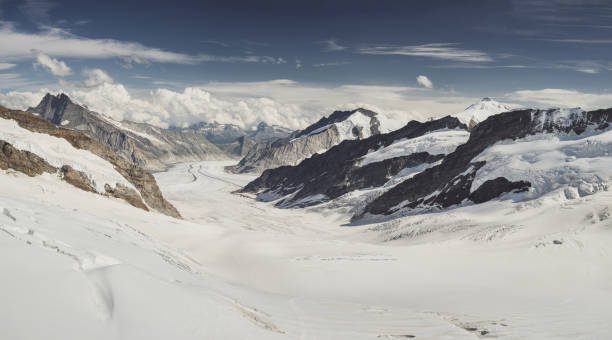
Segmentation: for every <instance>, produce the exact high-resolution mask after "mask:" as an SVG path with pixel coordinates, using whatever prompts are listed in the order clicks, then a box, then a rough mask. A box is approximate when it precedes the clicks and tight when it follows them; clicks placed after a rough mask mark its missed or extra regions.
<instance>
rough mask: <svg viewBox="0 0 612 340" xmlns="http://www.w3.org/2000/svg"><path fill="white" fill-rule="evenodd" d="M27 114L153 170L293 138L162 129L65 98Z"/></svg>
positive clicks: (262, 127) (271, 131) (209, 128)
mask: <svg viewBox="0 0 612 340" xmlns="http://www.w3.org/2000/svg"><path fill="white" fill-rule="evenodd" d="M27 111H28V112H31V113H33V114H36V115H38V116H40V117H41V118H43V119H45V120H47V121H49V122H51V123H53V124H55V125H57V126H61V127H64V128H69V129H73V130H77V131H80V132H82V133H84V134H85V135H87V136H89V137H91V138H93V139H95V140H97V141H98V142H100V143H102V144H106V145H108V146H109V147H110V148H111V149H112V150H113V151H114V152H115V153H117V155H119V156H121V157H123V158H125V159H127V160H129V161H131V162H133V163H134V164H137V165H139V166H142V167H143V168H145V169H147V170H151V171H161V170H164V169H166V168H167V167H168V166H169V165H171V164H175V163H180V162H192V161H200V160H221V159H233V158H238V157H241V156H243V155H245V154H246V153H247V152H248V150H249V149H250V148H251V147H253V146H254V145H255V144H256V143H258V142H266V141H269V140H273V139H275V138H281V137H285V136H287V135H288V134H289V130H288V129H285V128H282V127H278V126H269V125H267V124H265V123H263V122H262V123H260V124H259V125H258V126H257V128H256V129H255V130H251V131H245V130H243V129H241V128H240V127H238V126H236V125H231V124H219V123H199V124H195V125H192V126H190V127H187V128H176V127H171V128H168V129H163V128H160V127H157V126H153V125H150V124H146V123H136V122H131V121H127V120H124V121H116V120H114V119H112V118H110V117H107V116H105V115H104V114H100V113H97V112H94V111H91V110H89V109H87V108H86V107H84V106H82V105H79V104H77V103H75V102H73V101H72V100H71V99H70V98H69V97H68V96H67V95H65V94H59V95H51V94H47V95H45V96H44V98H43V99H42V100H41V102H40V103H39V104H38V105H37V106H36V107H30V108H28V110H27Z"/></svg>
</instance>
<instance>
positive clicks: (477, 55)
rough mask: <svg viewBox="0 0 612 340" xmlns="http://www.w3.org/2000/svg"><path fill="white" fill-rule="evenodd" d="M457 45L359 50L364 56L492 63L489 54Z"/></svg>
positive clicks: (377, 47) (444, 44) (382, 47)
mask: <svg viewBox="0 0 612 340" xmlns="http://www.w3.org/2000/svg"><path fill="white" fill-rule="evenodd" d="M457 45H458V44H456V43H442V44H425V45H415V46H375V47H366V48H362V49H361V50H359V52H360V53H362V54H377V55H406V56H416V57H427V58H434V59H444V60H455V61H461V62H492V61H493V58H491V57H490V56H489V55H488V54H487V53H485V52H481V51H477V50H466V49H460V48H457V47H455V46H457Z"/></svg>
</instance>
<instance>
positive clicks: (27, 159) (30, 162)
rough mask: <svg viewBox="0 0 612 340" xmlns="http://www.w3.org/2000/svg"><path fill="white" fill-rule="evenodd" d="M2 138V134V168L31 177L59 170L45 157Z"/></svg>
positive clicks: (0, 156)
mask: <svg viewBox="0 0 612 340" xmlns="http://www.w3.org/2000/svg"><path fill="white" fill-rule="evenodd" d="M0 110H1V108H0ZM1 138H2V137H1V136H0V169H2V170H7V169H14V170H17V171H19V172H23V173H24V174H26V175H28V176H30V177H33V176H37V175H42V174H43V173H45V172H46V173H53V172H55V171H56V170H57V169H56V168H55V167H53V166H51V164H49V163H47V161H45V160H44V159H42V158H40V157H38V156H37V155H35V154H33V153H31V152H29V151H22V150H17V149H15V148H14V147H13V146H12V145H11V144H10V143H7V142H5V141H3V140H1Z"/></svg>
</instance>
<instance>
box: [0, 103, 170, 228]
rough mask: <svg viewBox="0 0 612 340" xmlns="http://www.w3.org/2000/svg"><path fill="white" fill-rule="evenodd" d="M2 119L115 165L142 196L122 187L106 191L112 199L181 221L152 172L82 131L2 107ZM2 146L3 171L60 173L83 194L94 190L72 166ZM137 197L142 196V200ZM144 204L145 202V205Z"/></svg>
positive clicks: (0, 165) (87, 180) (1, 161)
mask: <svg viewBox="0 0 612 340" xmlns="http://www.w3.org/2000/svg"><path fill="white" fill-rule="evenodd" d="M0 118H4V119H11V120H14V121H16V122H17V124H18V125H19V126H20V127H21V128H24V129H26V130H30V131H33V132H38V133H43V134H47V135H51V136H54V137H57V138H62V139H65V140H66V141H68V142H69V143H70V144H71V145H72V146H73V147H74V148H76V149H82V150H87V151H89V152H91V153H93V154H95V155H97V156H99V157H101V158H102V159H104V160H106V161H108V162H109V163H110V164H112V166H114V168H115V170H116V171H117V172H118V173H119V174H121V175H122V176H123V177H124V178H125V179H126V180H127V181H128V182H129V183H131V184H132V185H133V186H134V187H135V188H136V189H137V190H138V192H139V193H136V192H134V191H133V190H132V189H130V188H122V187H121V186H118V187H115V188H114V189H107V190H106V191H107V193H108V194H109V195H111V196H114V197H118V198H122V199H125V200H126V201H128V202H129V203H130V204H132V205H135V206H138V207H140V208H143V209H145V210H148V208H147V206H148V207H150V208H153V209H155V210H157V211H159V212H161V213H163V214H166V215H169V216H173V217H180V214H179V212H178V211H177V210H176V208H175V207H174V206H172V204H170V203H169V202H168V201H166V200H165V199H164V197H163V195H162V193H161V192H160V190H159V187H158V186H157V182H156V181H155V178H154V177H153V176H152V175H151V174H150V173H149V172H147V171H146V170H144V169H143V168H141V167H140V166H138V165H136V164H134V163H132V162H130V161H128V160H126V159H124V158H122V157H119V156H117V155H116V154H115V153H114V152H113V151H112V150H111V149H110V148H109V147H108V146H106V145H104V144H101V143H99V142H97V141H96V140H94V139H92V138H90V137H88V136H86V135H84V134H83V133H81V132H79V131H76V130H72V129H66V128H62V127H58V126H56V125H54V124H52V123H50V122H48V121H46V120H44V119H42V118H39V117H36V116H35V115H33V114H31V113H28V112H24V111H18V110H9V109H6V108H4V107H0ZM0 139H1V138H0ZM1 145H2V154H1V155H0V156H1V157H0V167H2V168H3V169H6V168H9V167H10V168H12V169H15V170H17V171H20V172H23V173H26V174H28V175H30V176H35V175H39V174H42V173H43V172H50V173H53V172H58V171H59V172H61V174H62V178H63V179H64V180H65V181H67V182H68V183H70V184H72V185H75V186H76V187H79V188H81V189H83V190H87V191H91V190H93V184H92V183H90V182H89V178H88V177H87V176H86V174H83V173H80V172H78V171H75V170H74V169H72V168H71V167H69V166H63V167H61V169H58V168H55V167H53V166H51V165H50V164H49V163H47V162H46V161H45V160H44V159H42V158H41V157H38V156H36V155H35V154H33V153H31V152H29V151H20V150H16V149H15V148H14V147H13V146H12V145H10V144H8V143H6V142H4V143H3V144H1ZM130 190H131V192H130ZM138 194H140V195H138ZM137 196H141V197H142V199H141V198H140V197H137ZM142 200H144V203H143V202H142ZM145 203H146V205H145Z"/></svg>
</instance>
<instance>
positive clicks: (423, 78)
mask: <svg viewBox="0 0 612 340" xmlns="http://www.w3.org/2000/svg"><path fill="white" fill-rule="evenodd" d="M416 80H417V83H418V84H419V85H421V86H423V87H425V88H428V89H432V88H433V83H432V82H431V80H429V78H427V77H426V76H423V75H421V76H418V77H417V78H416Z"/></svg>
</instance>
